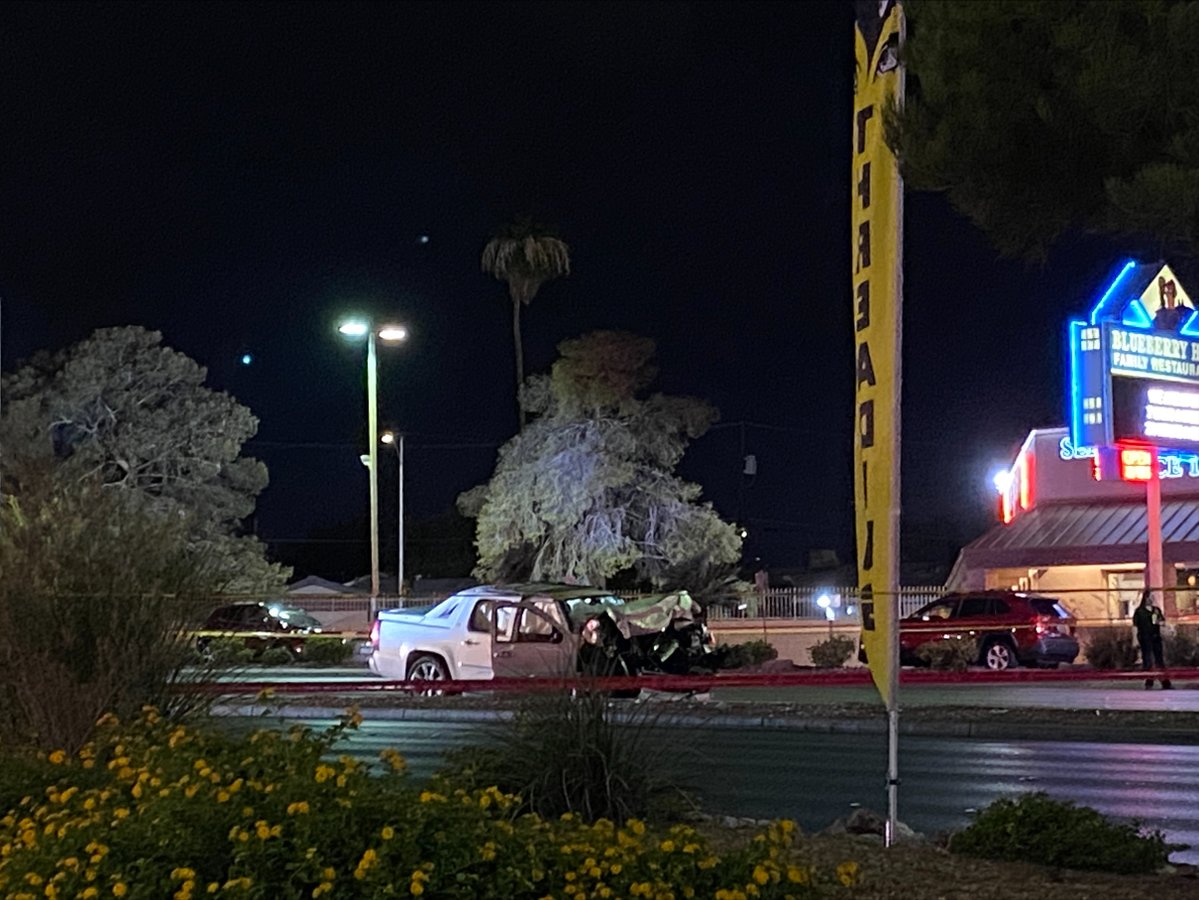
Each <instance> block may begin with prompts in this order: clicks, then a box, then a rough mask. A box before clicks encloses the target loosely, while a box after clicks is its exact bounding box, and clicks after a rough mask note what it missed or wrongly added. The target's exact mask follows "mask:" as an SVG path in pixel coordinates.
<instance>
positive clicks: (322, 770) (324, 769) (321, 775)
mask: <svg viewBox="0 0 1199 900" xmlns="http://www.w3.org/2000/svg"><path fill="white" fill-rule="evenodd" d="M336 774H337V770H336V769H334V768H333V767H332V766H324V765H321V766H317V767H316V775H315V778H316V782H317V784H323V783H324V782H326V781H328V780H329V779H330V778H332V777H333V776H334V775H336Z"/></svg>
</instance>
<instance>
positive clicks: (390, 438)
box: [379, 431, 396, 444]
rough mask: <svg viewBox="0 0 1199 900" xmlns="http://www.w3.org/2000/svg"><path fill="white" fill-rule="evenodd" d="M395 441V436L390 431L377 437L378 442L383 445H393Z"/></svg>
mask: <svg viewBox="0 0 1199 900" xmlns="http://www.w3.org/2000/svg"><path fill="white" fill-rule="evenodd" d="M395 439H396V436H395V434H393V433H392V432H390V431H385V432H383V433H382V434H381V435H379V440H381V441H382V442H383V443H385V444H394V443H395Z"/></svg>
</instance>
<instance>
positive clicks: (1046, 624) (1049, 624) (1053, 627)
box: [1036, 616, 1062, 634]
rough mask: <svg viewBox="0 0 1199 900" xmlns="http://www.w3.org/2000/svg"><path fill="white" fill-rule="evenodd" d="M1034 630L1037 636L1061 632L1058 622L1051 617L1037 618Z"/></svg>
mask: <svg viewBox="0 0 1199 900" xmlns="http://www.w3.org/2000/svg"><path fill="white" fill-rule="evenodd" d="M1036 629H1037V634H1060V633H1061V631H1062V627H1061V622H1060V620H1058V619H1055V618H1054V617H1053V616H1037V619H1036Z"/></svg>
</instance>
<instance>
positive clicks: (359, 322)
mask: <svg viewBox="0 0 1199 900" xmlns="http://www.w3.org/2000/svg"><path fill="white" fill-rule="evenodd" d="M337 330H338V331H340V332H341V333H342V334H344V335H345V336H346V337H355V338H360V337H365V336H366V335H367V334H368V333H369V332H370V330H371V326H370V324H369V323H368V322H366V321H364V320H363V319H347V320H346V321H344V322H342V323H341V324H340V325H338V326H337Z"/></svg>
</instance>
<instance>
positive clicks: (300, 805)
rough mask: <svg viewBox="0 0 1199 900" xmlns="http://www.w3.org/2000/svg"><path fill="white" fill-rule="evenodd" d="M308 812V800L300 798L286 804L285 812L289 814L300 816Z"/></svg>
mask: <svg viewBox="0 0 1199 900" xmlns="http://www.w3.org/2000/svg"><path fill="white" fill-rule="evenodd" d="M307 812H308V801H307V800H300V801H299V802H297V803H289V804H288V805H287V814H288V815H289V816H302V815H306V814H307Z"/></svg>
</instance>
